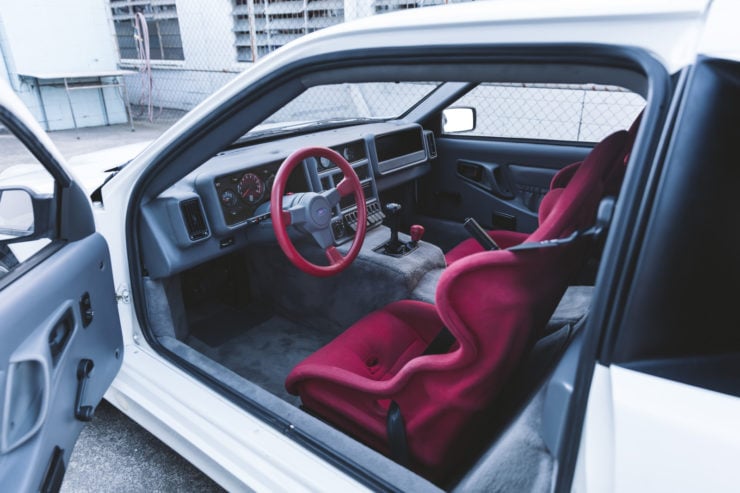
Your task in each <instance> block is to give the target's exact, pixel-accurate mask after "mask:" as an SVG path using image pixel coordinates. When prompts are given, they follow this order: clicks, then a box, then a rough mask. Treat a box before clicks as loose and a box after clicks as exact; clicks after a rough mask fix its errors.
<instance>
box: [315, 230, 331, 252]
mask: <svg viewBox="0 0 740 493" xmlns="http://www.w3.org/2000/svg"><path fill="white" fill-rule="evenodd" d="M311 236H312V237H313V239H314V240H315V241H316V243H317V244H318V245H319V246H320V247H321V248H323V249H324V250H326V249H327V248H330V247H333V246H334V236H333V235H332V234H331V229H320V230H318V231H312V232H311Z"/></svg>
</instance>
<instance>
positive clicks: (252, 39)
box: [247, 0, 258, 62]
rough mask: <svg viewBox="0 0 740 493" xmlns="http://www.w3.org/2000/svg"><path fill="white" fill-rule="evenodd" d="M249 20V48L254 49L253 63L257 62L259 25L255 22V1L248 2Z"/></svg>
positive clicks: (248, 0)
mask: <svg viewBox="0 0 740 493" xmlns="http://www.w3.org/2000/svg"><path fill="white" fill-rule="evenodd" d="M247 20H248V22H249V47H250V48H251V49H252V61H253V62H256V61H257V56H258V55H257V42H256V38H257V25H256V23H255V21H254V0H247Z"/></svg>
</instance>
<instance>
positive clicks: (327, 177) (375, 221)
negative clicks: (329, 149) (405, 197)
mask: <svg viewBox="0 0 740 493" xmlns="http://www.w3.org/2000/svg"><path fill="white" fill-rule="evenodd" d="M334 150H335V151H337V152H339V153H340V154H342V156H344V158H345V159H347V161H348V162H349V163H350V165H351V166H352V169H354V170H355V173H357V177H358V178H359V179H360V184H361V185H362V194H363V196H364V198H365V206H366V207H367V227H368V229H370V228H373V227H375V226H378V225H380V224H381V223H382V222H383V219H384V217H385V215H384V214H383V211H382V209H381V207H380V201H379V200H378V189H377V186H376V184H375V179H374V178H373V173H372V169H371V168H370V162H369V160H368V157H367V153H366V151H365V142H364V141H361V140H358V141H355V142H350V143H348V144H344V145H342V146H337V147H336V148H334ZM317 171H318V177H319V184H320V187H321V189H320V190H319V191H320V192H322V191H326V190H331V189H332V188H335V187H336V186H337V185H338V184H339V182H340V181H342V179H343V178H344V174H343V173H342V171H341V170H340V169H339V168H338V167H337V166H336V164H334V163H332V162H331V161H330V160H328V159H324V158H321V159H319V160H318V162H317ZM333 216H334V217H333V218H332V222H331V228H332V234H333V235H334V242H335V243H337V244H342V243H346V242H347V241H349V240H351V239H352V238H353V237H354V234H355V231H356V230H357V203H356V201H355V196H354V194H351V195H348V196H346V197H342V199H341V200H340V201H339V204H337V205H336V207H335V210H334V214H333Z"/></svg>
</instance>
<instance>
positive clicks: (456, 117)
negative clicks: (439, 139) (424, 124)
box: [442, 106, 476, 134]
mask: <svg viewBox="0 0 740 493" xmlns="http://www.w3.org/2000/svg"><path fill="white" fill-rule="evenodd" d="M475 119H476V115H475V108H469V107H467V106H461V107H457V108H447V109H445V110H443V111H442V133H446V134H454V133H460V132H470V131H471V130H473V129H475Z"/></svg>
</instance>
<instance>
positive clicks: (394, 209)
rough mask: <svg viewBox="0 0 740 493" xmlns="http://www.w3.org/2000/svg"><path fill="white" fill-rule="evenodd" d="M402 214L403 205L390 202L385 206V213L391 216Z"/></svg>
mask: <svg viewBox="0 0 740 493" xmlns="http://www.w3.org/2000/svg"><path fill="white" fill-rule="evenodd" d="M400 212H401V204H396V203H395V202H388V203H387V204H385V213H386V214H388V215H389V216H397V215H398V214H399V213H400Z"/></svg>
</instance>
